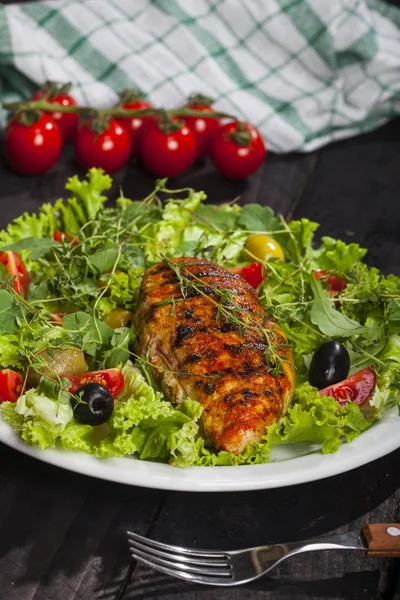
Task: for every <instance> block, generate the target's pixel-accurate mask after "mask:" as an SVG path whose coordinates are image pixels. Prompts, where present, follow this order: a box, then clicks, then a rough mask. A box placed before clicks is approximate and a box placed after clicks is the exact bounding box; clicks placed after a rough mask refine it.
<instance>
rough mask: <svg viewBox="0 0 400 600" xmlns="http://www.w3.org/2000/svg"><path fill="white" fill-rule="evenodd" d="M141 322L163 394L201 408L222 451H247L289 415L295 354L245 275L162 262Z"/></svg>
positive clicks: (145, 352) (144, 294)
mask: <svg viewBox="0 0 400 600" xmlns="http://www.w3.org/2000/svg"><path fill="white" fill-rule="evenodd" d="M179 278H180V280H179ZM217 304H219V307H218V306H217ZM135 323H136V329H137V332H138V345H139V351H140V353H141V354H142V356H146V357H147V358H148V360H149V361H150V363H151V364H152V371H153V374H154V377H155V378H156V380H157V381H158V382H159V383H160V385H161V388H162V390H163V392H164V393H165V395H166V396H167V397H168V398H169V399H170V400H171V401H172V402H174V403H176V404H179V403H180V402H182V400H184V399H185V398H187V397H190V398H192V399H194V400H198V401H199V402H200V403H201V404H202V406H203V414H202V425H203V429H204V432H205V434H206V436H207V438H208V439H209V440H211V441H212V442H213V443H214V444H215V446H216V447H217V448H219V449H223V450H227V451H229V452H233V453H235V454H238V453H240V452H243V451H244V449H245V448H246V446H247V444H248V443H249V442H250V441H253V440H254V441H260V440H261V436H262V435H263V434H264V433H265V431H266V427H267V426H268V425H271V424H272V423H275V422H276V421H278V420H279V419H280V418H281V417H282V415H284V413H285V412H286V410H287V407H288V405H289V403H290V400H291V398H292V394H293V387H294V370H293V367H292V366H291V363H292V355H291V352H290V349H289V348H288V347H287V341H286V338H285V336H284V335H283V333H282V330H281V329H280V327H279V326H278V325H277V324H276V323H275V322H274V321H273V320H272V319H270V318H269V317H267V315H266V314H265V313H264V311H263V309H262V307H261V305H260V303H259V300H258V297H257V294H256V292H255V290H254V289H253V288H252V287H250V285H248V283H247V282H246V281H245V280H244V279H242V278H241V277H240V276H239V275H236V274H233V273H230V272H229V271H227V270H226V269H223V268H222V267H219V266H217V265H215V264H212V263H210V262H207V261H205V260H202V259H198V258H186V257H182V258H176V259H172V260H171V261H169V264H167V263H166V262H161V263H158V264H156V265H154V266H153V267H151V268H150V269H148V270H147V271H146V273H145V275H144V278H143V282H142V287H141V291H140V300H139V308H138V310H137V312H136V315H135ZM274 353H275V358H274ZM277 356H278V360H276V358H277ZM274 361H275V365H276V363H277V362H278V364H280V365H281V372H280V373H277V372H276V371H274V369H273V366H274V364H273V363H274ZM271 371H272V372H271Z"/></svg>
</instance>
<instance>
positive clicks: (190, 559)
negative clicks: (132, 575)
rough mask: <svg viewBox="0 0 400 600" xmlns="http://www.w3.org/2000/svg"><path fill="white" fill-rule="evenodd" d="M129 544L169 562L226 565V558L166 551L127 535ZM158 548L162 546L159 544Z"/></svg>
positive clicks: (210, 565)
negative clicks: (200, 556) (203, 556)
mask: <svg viewBox="0 0 400 600" xmlns="http://www.w3.org/2000/svg"><path fill="white" fill-rule="evenodd" d="M128 539H129V545H130V547H131V548H137V549H138V550H141V551H142V552H144V553H145V554H147V555H149V556H151V557H154V558H162V559H165V560H168V561H169V562H170V563H171V562H180V563H186V564H191V565H204V566H208V567H224V566H226V567H228V562H227V560H226V559H224V560H222V559H219V558H210V557H207V558H199V557H198V556H196V555H194V554H190V555H188V554H178V553H177V552H176V553H173V552H167V551H165V550H164V549H158V548H156V547H155V546H154V545H152V546H150V545H148V544H143V543H142V542H141V541H139V540H136V539H135V538H133V537H130V536H129V537H128ZM160 548H163V546H162V545H161V544H160Z"/></svg>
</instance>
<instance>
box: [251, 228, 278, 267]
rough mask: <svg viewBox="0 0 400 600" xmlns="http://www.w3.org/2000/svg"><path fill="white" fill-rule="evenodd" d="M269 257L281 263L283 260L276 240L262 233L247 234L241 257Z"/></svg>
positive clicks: (254, 258)
mask: <svg viewBox="0 0 400 600" xmlns="http://www.w3.org/2000/svg"><path fill="white" fill-rule="evenodd" d="M271 258H275V259H277V261H278V262H281V263H282V262H285V255H284V254H283V250H282V248H281V247H280V245H279V244H278V242H277V241H276V240H274V238H272V237H269V236H268V235H263V234H262V233H252V234H251V235H249V237H248V238H247V240H246V246H245V248H244V250H243V259H244V260H251V261H254V260H256V259H258V260H262V261H267V260H270V259H271Z"/></svg>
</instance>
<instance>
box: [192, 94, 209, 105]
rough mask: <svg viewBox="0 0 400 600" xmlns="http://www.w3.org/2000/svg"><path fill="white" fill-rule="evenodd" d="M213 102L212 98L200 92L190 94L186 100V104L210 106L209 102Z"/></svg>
mask: <svg viewBox="0 0 400 600" xmlns="http://www.w3.org/2000/svg"><path fill="white" fill-rule="evenodd" d="M213 103H214V99H213V98H210V96H205V95H204V94H201V93H196V94H191V95H190V96H189V97H188V99H187V102H186V106H188V105H191V106H210V104H213Z"/></svg>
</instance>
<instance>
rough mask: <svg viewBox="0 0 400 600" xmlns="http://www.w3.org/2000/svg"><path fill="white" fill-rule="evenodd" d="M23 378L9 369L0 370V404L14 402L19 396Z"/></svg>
mask: <svg viewBox="0 0 400 600" xmlns="http://www.w3.org/2000/svg"><path fill="white" fill-rule="evenodd" d="M23 381H24V380H23V377H22V375H20V374H19V373H16V372H15V371H12V370H11V369H2V370H0V402H16V401H17V400H18V398H19V397H20V395H21V390H22V384H23Z"/></svg>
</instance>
